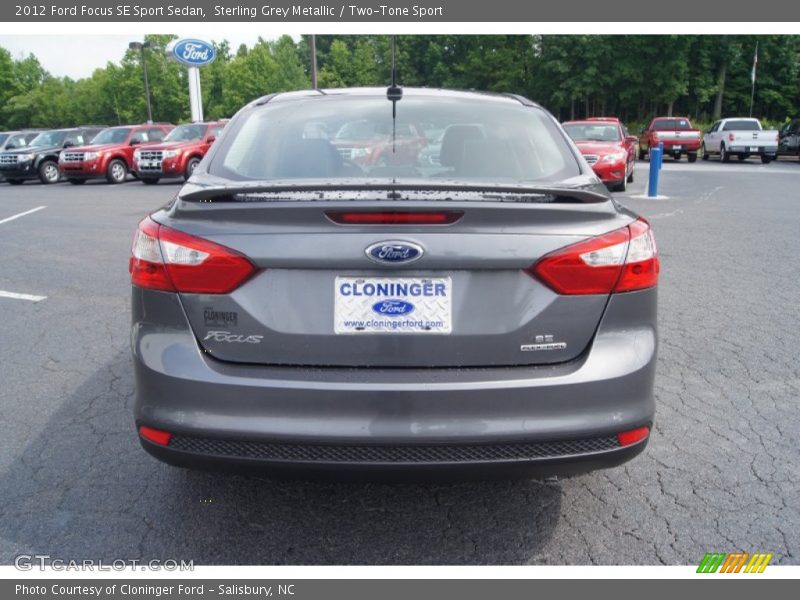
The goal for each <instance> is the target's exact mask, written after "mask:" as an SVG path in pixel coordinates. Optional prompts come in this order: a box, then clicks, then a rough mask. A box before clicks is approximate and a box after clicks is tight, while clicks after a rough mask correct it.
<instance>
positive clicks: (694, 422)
mask: <svg viewBox="0 0 800 600" xmlns="http://www.w3.org/2000/svg"><path fill="white" fill-rule="evenodd" d="M646 168H647V163H639V164H638V165H637V169H638V172H637V178H636V182H635V183H634V184H633V185H632V186H631V187H630V188H629V190H628V192H626V193H625V194H617V197H618V198H619V199H620V201H621V202H623V203H624V204H626V205H628V206H630V207H631V208H633V209H634V210H636V211H639V212H640V213H642V214H644V215H645V216H646V217H648V218H649V219H650V220H651V223H652V224H653V226H654V229H655V233H656V236H657V241H658V244H659V251H660V255H661V260H662V278H661V282H660V330H661V347H660V355H659V368H658V376H657V379H656V395H657V411H658V413H657V421H656V424H655V430H654V433H653V436H652V441H651V443H650V446H649V447H648V449H647V450H646V451H645V453H644V454H643V455H642V456H640V457H638V458H637V459H635V460H634V461H633V462H631V463H628V464H627V465H626V466H624V467H622V468H618V469H615V470H610V471H603V472H597V473H593V474H589V475H585V476H580V477H575V478H571V479H564V480H559V481H547V482H538V481H513V482H479V483H458V484H376V483H369V484H367V483H347V484H337V483H311V482H290V481H273V480H270V479H268V478H266V477H263V478H262V477H255V476H237V475H227V474H208V473H197V472H189V471H183V470H179V469H174V468H171V467H168V466H166V465H163V464H161V463H159V462H157V461H156V460H155V459H153V458H151V457H149V456H148V455H146V454H145V453H144V452H143V451H142V450H141V449H140V447H139V444H138V441H137V439H136V435H135V432H134V427H133V422H132V416H131V411H130V405H131V402H132V395H133V379H132V374H131V369H130V360H129V347H128V333H129V331H128V323H129V282H128V273H127V260H128V255H129V247H130V240H131V235H132V232H133V230H134V228H135V226H136V224H137V222H138V221H139V219H140V218H141V217H142V216H143V215H144V214H146V213H147V212H149V211H151V210H153V209H155V208H157V207H158V206H160V205H162V204H163V203H165V202H166V201H167V200H168V199H169V198H170V197H171V195H172V194H173V193H174V192H175V191H176V189H177V186H176V185H174V184H170V183H165V184H160V185H158V186H144V185H142V184H140V183H138V182H131V183H127V184H124V185H122V186H109V185H106V184H104V183H89V184H87V185H85V186H81V187H77V186H71V185H67V184H59V185H54V186H43V185H39V184H35V183H27V184H25V185H24V186H20V187H12V186H9V185H8V184H0V257H2V260H0V290H2V291H4V292H11V293H14V294H27V295H31V296H38V297H41V296H44V297H45V298H44V299H40V300H39V301H33V300H32V299H24V298H18V297H2V295H0V315H2V316H1V317H0V318H1V319H2V325H0V399H1V400H0V407H2V413H1V414H2V416H1V417H0V439H2V444H0V491H1V493H2V496H3V501H2V502H0V563H2V564H9V563H11V562H13V558H14V556H16V555H17V554H21V553H26V554H32V553H39V554H48V555H50V556H51V557H53V558H62V559H76V560H77V559H89V558H92V559H103V560H105V561H111V560H114V559H143V560H144V559H162V560H164V559H184V560H194V561H195V563H196V564H245V565H253V564H528V563H533V564H697V563H698V562H699V561H700V559H701V558H702V557H703V555H704V553H705V552H710V551H719V552H729V551H735V550H745V551H761V552H773V553H774V554H775V558H774V559H773V564H798V563H800V500H798V498H800V416H799V415H800V411H798V397H800V360H798V340H799V339H800V319H799V318H798V313H797V308H798V303H799V301H798V298H800V277H799V276H798V274H799V273H800V270H799V269H798V259H800V241H798V232H800V191H798V190H800V187H799V186H798V183H800V162H798V161H797V160H792V161H788V160H787V161H783V160H782V161H779V162H776V163H772V164H769V165H762V164H761V163H760V162H756V161H754V160H750V161H747V162H745V163H733V164H724V165H723V164H721V163H718V162H716V161H712V162H709V163H703V162H697V163H696V164H691V165H690V164H687V163H686V161H685V159H684V161H682V162H680V163H672V162H671V161H670V160H669V159H667V160H665V164H664V170H663V173H662V188H661V193H662V194H664V195H666V196H667V197H668V198H666V199H663V200H649V199H644V198H641V197H639V196H641V195H642V194H643V191H644V182H645V180H646ZM40 206H44V207H46V208H43V209H41V210H38V211H36V212H32V213H30V214H27V215H24V216H21V217H19V218H17V219H14V220H11V221H5V222H4V220H5V219H7V218H8V217H11V216H13V215H16V214H19V213H23V212H25V211H29V210H32V209H35V208H37V207H40Z"/></svg>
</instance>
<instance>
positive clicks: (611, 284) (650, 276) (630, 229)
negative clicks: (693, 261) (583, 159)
mask: <svg viewBox="0 0 800 600" xmlns="http://www.w3.org/2000/svg"><path fill="white" fill-rule="evenodd" d="M526 271H527V272H528V273H529V274H531V275H534V276H536V277H537V278H538V279H540V280H541V281H543V282H544V283H545V284H547V285H548V286H549V287H550V288H552V289H553V290H554V291H555V292H557V293H559V294H562V295H580V294H610V293H619V292H632V291H634V290H642V289H646V288H651V287H654V286H655V285H656V284H657V283H658V271H659V263H658V254H657V251H656V242H655V238H654V237H653V232H652V230H651V229H650V225H649V224H648V223H647V221H645V220H644V219H639V220H638V221H634V222H633V223H631V224H630V225H627V226H625V227H622V228H621V229H616V230H614V231H611V232H609V233H606V234H604V235H600V236H598V237H594V238H591V239H589V240H585V241H583V242H578V243H577V244H572V245H571V246H567V247H566V248H562V249H560V250H556V251H555V252H552V253H550V254H548V255H546V256H545V257H543V258H542V259H541V260H540V261H539V262H537V263H536V264H535V265H533V267H531V268H530V269H527V270H526Z"/></svg>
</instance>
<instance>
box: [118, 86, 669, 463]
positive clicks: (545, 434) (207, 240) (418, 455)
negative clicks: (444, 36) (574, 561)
mask: <svg viewBox="0 0 800 600" xmlns="http://www.w3.org/2000/svg"><path fill="white" fill-rule="evenodd" d="M130 270H131V276H132V282H133V303H132V306H133V330H132V344H133V356H134V364H135V373H136V383H137V386H136V387H137V389H136V403H135V419H136V426H137V428H138V433H139V437H140V439H141V443H142V445H143V446H144V448H145V449H146V450H147V451H148V452H150V453H151V454H153V455H155V456H156V457H158V458H160V459H162V460H164V461H167V462H169V463H172V464H176V465H182V466H213V465H217V466H232V465H244V466H247V465H250V466H255V467H258V468H269V469H280V468H284V469H285V468H290V469H305V470H311V471H316V470H328V471H329V470H333V471H334V473H345V472H348V471H353V470H356V471H358V470H361V471H363V470H367V471H370V470H372V471H381V472H385V471H389V472H395V473H397V472H406V471H411V472H413V473H414V474H417V473H419V472H426V471H435V472H436V471H438V472H439V473H453V472H454V473H466V474H468V475H471V474H477V475H479V476H482V475H483V474H489V475H490V474H493V473H502V474H504V475H506V474H508V475H513V474H517V473H519V474H530V475H533V476H545V475H552V474H569V473H577V472H582V471H587V470H591V469H596V468H603V467H610V466H614V465H618V464H620V463H622V462H624V461H626V460H628V459H630V458H632V457H633V456H635V455H636V454H638V453H639V452H641V451H642V449H643V448H644V446H645V444H646V443H647V440H648V437H649V433H650V427H651V425H652V421H653V414H654V402H653V377H654V369H655V357H656V346H657V342H656V282H657V279H658V270H659V263H658V258H657V255H656V247H655V242H654V238H653V235H652V232H651V230H650V227H649V225H648V224H647V222H646V221H644V220H643V219H641V218H638V217H637V216H636V215H635V214H633V213H631V212H630V211H628V210H626V209H625V208H623V207H621V206H619V205H618V204H617V203H616V202H615V201H614V199H613V198H612V197H611V196H610V195H609V193H608V191H607V190H606V189H605V187H604V186H603V184H602V183H601V182H600V181H599V180H598V179H597V178H596V176H595V175H594V174H593V172H592V170H591V168H590V167H589V166H588V165H587V164H586V162H585V161H584V160H583V158H582V157H581V154H580V152H579V151H578V150H577V149H576V147H575V146H574V145H573V144H572V142H571V141H570V140H569V138H568V137H567V135H566V134H565V133H564V131H563V130H562V129H561V127H560V126H559V125H558V123H557V122H556V121H555V120H554V119H553V117H552V116H551V115H550V114H549V113H547V112H546V111H545V110H543V109H542V108H540V107H539V106H537V105H535V104H533V103H531V102H530V101H528V100H526V99H524V98H520V97H516V96H507V95H488V94H478V93H467V92H450V91H442V90H423V89H406V90H403V91H401V90H399V89H397V88H390V89H389V90H386V89H352V90H329V91H304V92H295V93H285V94H277V95H271V96H266V97H264V98H261V99H260V100H257V101H255V102H253V103H251V104H250V105H248V106H246V107H245V108H244V109H242V110H241V111H240V112H239V113H238V114H237V115H236V116H235V117H234V118H233V120H232V121H231V122H230V124H229V125H228V127H227V128H226V129H225V131H224V133H223V134H222V135H221V137H220V138H219V139H218V140H217V142H216V143H215V144H214V146H213V147H212V148H211V150H210V152H209V153H208V155H207V156H206V157H205V159H204V160H203V162H202V163H201V165H200V166H199V167H198V168H197V169H196V171H195V173H194V175H193V176H192V178H191V179H190V180H189V182H188V183H187V184H186V185H185V186H184V187H183V188H182V189H181V191H180V192H179V193H178V194H177V196H176V198H175V199H174V200H173V201H172V202H170V203H169V204H168V205H167V206H166V207H164V208H163V209H162V210H160V211H158V212H156V213H154V214H152V215H150V216H149V217H147V218H146V219H144V220H143V221H142V222H141V224H140V225H139V229H138V232H137V233H136V236H135V239H134V243H133V256H132V258H131V262H130Z"/></svg>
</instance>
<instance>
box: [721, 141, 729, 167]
mask: <svg viewBox="0 0 800 600" xmlns="http://www.w3.org/2000/svg"><path fill="white" fill-rule="evenodd" d="M719 160H720V162H724V163H726V162H731V155H730V154H728V151H727V150H726V149H725V144H722V145H721V146H720V147H719Z"/></svg>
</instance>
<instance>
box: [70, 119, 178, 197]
mask: <svg viewBox="0 0 800 600" xmlns="http://www.w3.org/2000/svg"><path fill="white" fill-rule="evenodd" d="M173 127H174V125H168V124H161V123H157V124H153V123H150V124H145V125H123V126H120V127H109V128H107V129H104V130H103V131H101V132H100V133H98V134H97V135H96V136H95V137H94V138H93V139H92V141H91V143H90V144H89V145H88V146H78V147H73V148H68V149H67V150H65V151H64V152H62V153H61V155H60V156H59V158H58V169H59V171H61V173H62V174H63V175H64V176H65V177H66V178H67V181H69V182H70V183H74V184H76V185H78V184H81V183H86V180H87V179H97V178H100V177H105V178H106V180H107V181H108V182H109V183H122V182H123V181H125V179H126V178H127V177H128V172H129V171H131V169H132V167H133V151H134V149H135V146H139V145H141V144H146V143H148V142H154V141H160V140H163V139H164V137H165V136H166V135H167V134H168V133H169V132H170V131H171V130H172V128H173Z"/></svg>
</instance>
